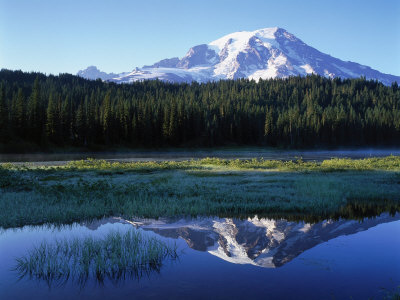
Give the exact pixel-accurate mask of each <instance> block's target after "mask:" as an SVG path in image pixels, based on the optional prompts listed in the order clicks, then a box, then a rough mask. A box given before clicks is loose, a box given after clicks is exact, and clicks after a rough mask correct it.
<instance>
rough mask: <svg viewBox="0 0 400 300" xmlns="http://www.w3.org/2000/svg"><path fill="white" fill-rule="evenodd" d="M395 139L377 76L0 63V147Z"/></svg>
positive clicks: (302, 144)
mask: <svg viewBox="0 0 400 300" xmlns="http://www.w3.org/2000/svg"><path fill="white" fill-rule="evenodd" d="M226 145H228V146H229V145H234V146H244V145H246V146H249V145H251V146H266V147H284V148H313V147H347V146H348V147H354V146H398V145H400V88H399V86H398V84H397V83H393V84H392V86H384V85H383V84H381V83H379V82H377V81H368V80H365V79H364V78H359V79H339V78H336V79H333V80H331V79H326V78H323V77H320V76H317V75H311V76H307V77H290V78H287V79H271V80H260V81H259V82H258V83H257V82H255V81H249V80H246V79H239V80H224V81H219V82H210V83H206V84H198V83H192V84H186V83H183V84H173V83H165V82H161V81H158V80H155V81H144V82H135V83H132V84H120V85H118V84H114V83H106V82H102V81H100V80H96V81H90V80H86V79H83V78H80V77H77V76H74V75H70V74H60V75H59V76H53V75H49V76H46V75H44V74H41V73H24V72H21V71H10V70H4V69H3V70H1V71H0V152H24V151H28V152H35V151H54V150H56V151H60V150H61V149H79V150H82V149H87V150H90V151H104V150H108V149H114V150H118V149H137V148H158V149H160V148H167V147H187V148H190V147H216V146H226Z"/></svg>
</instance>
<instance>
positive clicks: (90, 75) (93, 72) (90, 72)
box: [77, 66, 121, 80]
mask: <svg viewBox="0 0 400 300" xmlns="http://www.w3.org/2000/svg"><path fill="white" fill-rule="evenodd" d="M77 75H78V76H80V77H83V78H86V79H93V80H95V79H98V78H100V79H102V80H109V79H112V78H115V77H118V76H120V75H121V74H114V73H105V72H102V71H100V70H99V69H97V67H95V66H90V67H87V68H86V69H85V70H81V71H79V72H78V73H77Z"/></svg>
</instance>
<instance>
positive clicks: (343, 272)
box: [0, 214, 400, 300]
mask: <svg viewBox="0 0 400 300" xmlns="http://www.w3.org/2000/svg"><path fill="white" fill-rule="evenodd" d="M132 227H134V228H137V230H140V231H142V232H143V233H144V234H148V235H151V236H157V237H159V238H160V239H163V240H166V241H169V242H173V243H174V242H176V243H177V245H178V247H179V250H178V251H179V259H178V260H170V261H165V262H164V264H163V266H162V267H161V270H160V272H159V273H157V272H154V273H151V274H143V276H142V277H140V278H136V279H130V278H126V279H125V280H120V281H118V282H111V281H107V280H106V281H105V282H104V285H100V284H99V283H98V282H96V280H94V279H93V280H89V281H88V282H87V283H86V285H84V286H79V285H77V284H76V283H74V282H72V281H70V280H67V282H65V283H64V284H56V283H50V284H49V283H46V282H44V281H41V280H38V279H35V278H29V277H24V278H22V279H21V280H18V273H17V272H16V271H13V270H12V269H13V267H14V266H15V258H16V257H20V256H23V255H26V254H27V253H28V252H29V250H30V249H32V248H33V247H34V246H35V245H38V244H39V243H40V242H41V241H43V240H47V241H51V240H54V239H56V238H62V237H71V236H74V237H76V236H78V237H79V236H95V237H101V236H104V235H105V234H107V233H108V232H110V231H111V230H119V231H122V232H123V231H126V230H129V229H131V228H132ZM399 237H400V215H396V216H389V215H388V214H382V215H381V216H379V217H376V218H372V219H365V220H363V221H354V220H339V221H332V220H327V221H324V222H320V223H316V224H308V223H304V222H289V221H286V220H271V219H257V218H254V219H245V220H237V219H227V218H226V219H218V218H197V219H160V220H148V219H136V220H123V219H119V218H109V219H103V220H100V221H95V222H91V223H79V224H73V225H66V226H61V227H54V226H26V227H23V228H20V229H7V230H1V231H0V299H2V300H6V299H7V300H8V299H249V298H257V299H368V298H370V297H371V298H372V297H373V298H374V299H382V298H384V297H385V295H386V293H387V292H388V291H393V290H395V287H396V286H398V285H399V284H400V254H399V253H400V238H399ZM382 288H385V289H386V290H382Z"/></svg>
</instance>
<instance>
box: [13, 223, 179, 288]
mask: <svg viewBox="0 0 400 300" xmlns="http://www.w3.org/2000/svg"><path fill="white" fill-rule="evenodd" d="M176 258H177V248H176V246H175V245H170V244H168V243H166V242H164V241H162V240H160V239H158V238H156V237H150V236H148V235H145V234H143V233H142V232H140V231H138V230H135V229H130V230H128V231H126V232H124V233H121V232H119V231H111V232H109V233H108V234H107V235H106V236H105V237H104V238H94V237H92V236H87V237H75V238H64V239H62V240H61V239H60V240H57V239H56V240H54V241H51V242H49V241H46V240H44V241H42V242H41V243H40V245H38V246H36V247H34V248H33V249H32V250H30V251H29V252H28V253H27V254H26V255H25V256H22V257H19V258H17V259H16V262H17V265H16V267H15V271H17V272H18V274H19V277H20V278H23V277H25V276H27V277H29V278H34V279H38V280H43V281H45V282H47V284H48V285H49V286H51V285H52V284H54V283H66V282H67V281H68V280H72V281H75V282H77V283H79V284H82V285H83V284H85V283H86V281H87V280H89V279H95V280H96V281H97V282H99V283H103V282H104V280H105V279H108V280H111V281H114V282H117V281H119V280H121V279H126V278H127V277H131V278H136V279H140V278H141V277H142V276H145V275H149V274H150V273H152V272H159V271H160V268H161V266H162V264H163V261H164V260H165V259H176Z"/></svg>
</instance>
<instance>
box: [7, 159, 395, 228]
mask: <svg viewBox="0 0 400 300" xmlns="http://www.w3.org/2000/svg"><path fill="white" fill-rule="evenodd" d="M0 175H1V176H0V226H1V227H5V228H8V227H17V226H23V225H28V224H43V223H71V222H74V221H82V220H86V219H92V218H102V217H104V216H113V215H114V216H123V217H126V218H129V217H132V216H139V217H151V218H154V217H156V218H157V217H161V216H165V217H168V216H177V215H193V216H198V215H205V216H220V217H251V216H254V215H258V216H265V217H274V216H288V217H291V216H302V217H303V216H312V217H313V218H315V217H318V216H319V217H320V218H326V217H331V216H337V215H342V216H344V217H346V216H358V217H362V216H361V215H357V214H358V213H359V214H362V213H363V211H364V212H368V213H370V212H371V211H372V210H376V211H381V210H382V209H390V211H392V212H395V211H398V210H399V208H400V158H399V157H396V156H389V157H385V158H368V159H362V160H351V159H331V160H326V161H323V162H304V161H301V160H298V161H287V162H283V161H267V160H262V159H260V160H258V159H253V160H221V159H214V158H208V159H203V160H198V161H194V160H192V161H183V162H178V161H175V162H174V161H167V162H134V163H111V162H107V161H98V160H85V161H76V162H71V163H69V164H67V165H65V166H57V167H51V166H50V167H49V166H47V167H37V166H32V165H26V166H16V165H12V164H8V165H3V166H2V168H0Z"/></svg>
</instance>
